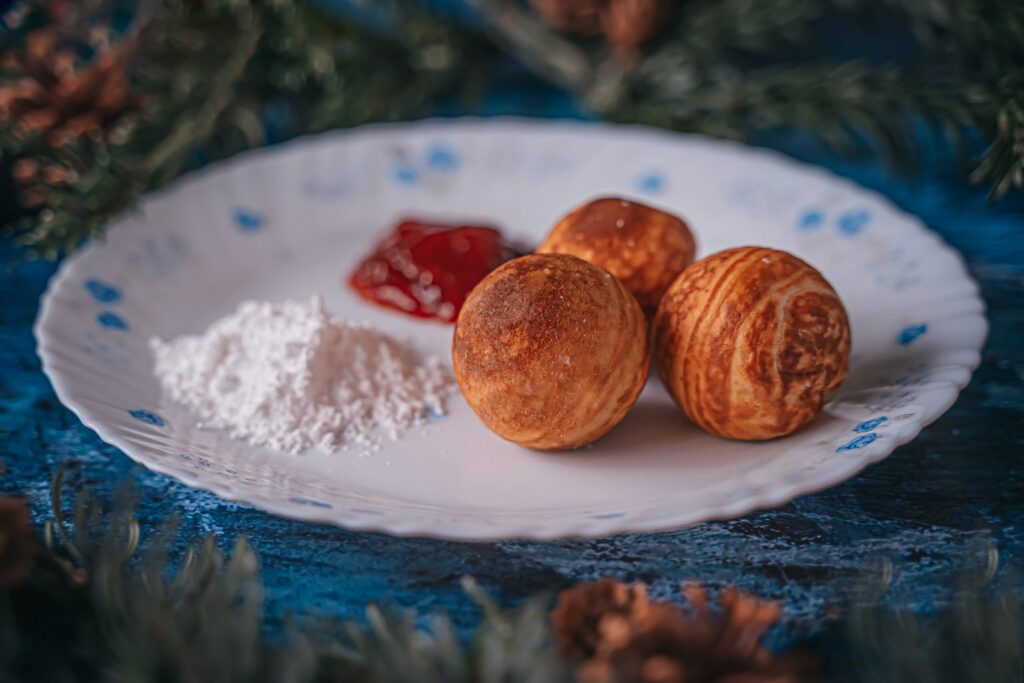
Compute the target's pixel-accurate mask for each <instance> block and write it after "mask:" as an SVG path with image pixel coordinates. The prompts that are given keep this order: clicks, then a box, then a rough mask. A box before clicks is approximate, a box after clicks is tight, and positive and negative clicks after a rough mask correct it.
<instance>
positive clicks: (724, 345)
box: [653, 247, 850, 440]
mask: <svg viewBox="0 0 1024 683" xmlns="http://www.w3.org/2000/svg"><path fill="white" fill-rule="evenodd" d="M653 334H654V343H655V354H656V357H657V363H658V369H659V370H660V372H661V376H662V379H663V380H664V383H665V386H666V387H667V388H668V390H669V393H671V394H672V396H673V398H674V399H675V401H676V403H677V404H678V405H679V407H680V408H681V409H682V410H683V412H684V413H686V415H687V416H688V417H689V418H690V419H691V420H692V421H693V422H695V423H696V424H697V425H698V426H700V427H702V428H703V429H706V430H707V431H709V432H711V433H712V434H718V435H720V436H725V437H729V438H732V439H749V440H756V439H771V438H774V437H777V436H783V435H786V434H790V433H792V432H794V431H796V430H797V429H800V428H801V427H803V426H804V425H806V424H807V423H808V422H810V421H811V420H813V419H814V418H815V417H816V416H817V415H818V413H819V412H821V409H822V407H823V406H824V405H825V401H826V400H827V398H828V396H829V395H830V394H831V393H832V392H833V391H835V390H836V389H837V388H838V387H839V385H840V384H841V383H842V381H843V380H844V379H845V378H846V371H847V368H848V366H849V362H850V323H849V321H848V319H847V317H846V309H845V308H843V303H842V302H841V301H840V300H839V297H838V296H837V295H836V293H835V290H833V289H832V287H831V285H829V283H828V282H827V281H826V280H825V278H824V277H822V276H821V273H819V272H818V271H817V270H815V269H814V268H812V267H811V266H809V265H807V264H806V263H804V262H803V261H801V260H800V259H798V258H797V257H795V256H793V255H792V254H788V253H786V252H784V251H776V250H775V249H767V248H763V247H740V248H737V249H727V250H726V251H722V252H719V253H717V254H713V255H711V256H708V257H707V258H704V259H701V260H700V261H697V262H696V263H694V264H693V265H692V266H690V267H689V268H687V269H686V270H685V271H684V272H683V274H682V275H680V276H679V278H678V279H677V280H676V281H675V282H673V283H672V286H671V287H670V288H669V290H668V292H666V293H665V297H664V298H663V299H662V301H661V305H660V306H659V307H658V313H657V316H656V317H655V319H654V330H653Z"/></svg>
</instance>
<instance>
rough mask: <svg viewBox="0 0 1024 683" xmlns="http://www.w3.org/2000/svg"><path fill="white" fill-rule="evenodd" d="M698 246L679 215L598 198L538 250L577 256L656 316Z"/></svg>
mask: <svg viewBox="0 0 1024 683" xmlns="http://www.w3.org/2000/svg"><path fill="white" fill-rule="evenodd" d="M694 250H695V245H694V241H693V235H692V234H691V233H690V229H689V228H688V227H687V225H686V223H684V222H683V221H682V219H680V218H678V217H677V216H673V215H672V214H670V213H665V212H664V211H659V210H658V209H654V208H652V207H650V206H646V205H644V204H640V203H639V202H634V201H632V200H628V199H622V198H619V197H605V198H602V199H595V200H593V201H590V202H587V203H586V204H584V205H582V206H580V207H579V208H577V209H574V210H573V211H572V212H571V213H569V214H568V215H567V216H566V217H565V218H563V219H562V220H560V221H559V222H558V223H557V224H555V227H554V228H552V229H551V232H550V233H548V236H547V238H545V240H544V242H543V243H542V244H541V245H540V247H539V248H538V249H537V253H540V254H572V255H573V256H577V257H579V258H581V259H583V260H584V261H589V262H590V263H593V264H594V265H598V266H601V267H602V268H604V269H605V270H607V271H608V272H609V273H611V274H612V275H614V276H615V277H617V278H619V280H621V281H622V284H624V285H626V289H628V290H629V291H630V292H632V293H633V296H635V297H636V300H637V301H639V302H640V306H641V307H642V308H643V309H644V311H645V312H647V313H648V314H651V315H653V314H654V311H655V309H657V308H658V302H659V301H661V297H662V295H663V294H664V293H665V290H666V289H668V287H669V285H671V284H672V281H673V280H675V279H676V276H677V275H679V273H681V272H683V269H684V268H686V266H688V265H689V264H690V263H692V262H693V255H694Z"/></svg>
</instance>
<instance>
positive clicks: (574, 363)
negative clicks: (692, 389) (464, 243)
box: [452, 254, 650, 450]
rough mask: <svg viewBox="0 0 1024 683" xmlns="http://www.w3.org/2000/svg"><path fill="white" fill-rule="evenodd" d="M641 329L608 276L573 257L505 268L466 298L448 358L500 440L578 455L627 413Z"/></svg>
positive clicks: (638, 375) (642, 377)
mask: <svg viewBox="0 0 1024 683" xmlns="http://www.w3.org/2000/svg"><path fill="white" fill-rule="evenodd" d="M649 360H650V359H649V348H648V335H647V323H646V320H645V318H644V315H643V312H642V311H641V310H640V306H639V305H637V302H636V299H634V298H633V296H632V295H630V293H629V292H628V291H626V288H625V287H623V286H622V283H621V282H619V281H618V280H617V279H615V278H614V277H612V276H611V274H609V273H608V272H607V271H605V270H602V269H601V268H598V267H597V266H594V265H591V264H589V263H587V262H586V261H581V260H580V259H578V258H575V257H573V256H564V255H557V254H543V255H542V254H534V255H532V256H524V257H522V258H518V259H515V260H513V261H509V262H508V263H506V264H504V265H502V266H501V267H499V268H498V269H497V270H495V271H494V272H492V273H491V274H490V275H488V276H487V277H486V278H484V279H483V280H482V281H481V282H480V284H478V285H477V286H476V288H474V289H473V291H472V292H471V293H470V295H469V297H468V298H467V299H466V303H465V305H464V306H463V307H462V311H461V312H460V313H459V318H458V321H457V322H456V324H455V339H454V341H453V343H452V361H453V363H454V365H455V377H456V379H457V380H458V382H459V387H460V388H461V389H462V395H463V396H464V397H465V398H466V402H468V403H469V405H470V407H471V408H472V409H473V411H474V412H476V414H477V415H478V416H479V417H480V419H481V420H483V423H484V424H485V425H487V426H488V427H489V428H490V429H491V430H493V431H494V432H495V433H497V434H498V435H499V436H501V437H503V438H505V439H508V440H509V441H514V442H515V443H518V444H520V445H522V446H527V447H529V448H536V449H539V450H556V449H563V448H575V447H577V446H582V445H584V444H587V443H590V442H591V441H593V440H595V439H597V438H598V437H600V436H602V435H604V434H605V433H606V432H608V431H609V430H610V429H611V428H612V427H614V426H615V425H616V424H618V423H619V421H621V420H622V418H623V417H624V416H625V415H626V412H627V411H628V410H629V409H630V407H631V406H632V405H633V403H634V402H635V401H636V399H637V396H639V395H640V390H641V389H643V386H644V382H645V381H646V380H647V369H648V364H649Z"/></svg>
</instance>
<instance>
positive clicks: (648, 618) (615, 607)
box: [552, 581, 814, 683]
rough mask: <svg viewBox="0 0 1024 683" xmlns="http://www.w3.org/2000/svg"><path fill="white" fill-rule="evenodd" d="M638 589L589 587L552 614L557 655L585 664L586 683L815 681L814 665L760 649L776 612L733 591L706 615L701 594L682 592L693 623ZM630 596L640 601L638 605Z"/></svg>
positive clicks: (581, 671)
mask: <svg viewBox="0 0 1024 683" xmlns="http://www.w3.org/2000/svg"><path fill="white" fill-rule="evenodd" d="M637 590H638V587H626V586H623V585H622V584H619V583H616V582H613V581H602V582H600V583H599V584H583V585H580V586H576V587H575V588H572V589H570V590H569V591H566V592H565V593H563V594H562V596H561V598H560V599H559V604H558V606H557V607H556V609H555V611H554V612H553V613H552V628H553V629H554V634H555V640H556V643H557V644H558V646H559V648H560V649H561V651H562V652H563V654H565V655H566V656H567V657H569V658H571V659H573V660H574V661H577V662H581V663H580V664H579V666H578V668H577V678H578V680H579V681H581V683H698V682H699V683H714V682H719V683H724V682H725V681H730V682H733V683H735V682H737V681H743V682H744V683H797V682H798V681H808V680H813V678H814V676H813V672H814V666H813V660H808V659H806V658H804V657H802V656H793V657H786V658H777V657H775V656H774V655H773V654H772V653H771V652H769V651H768V650H767V649H766V648H765V647H764V644H763V642H762V637H763V635H764V633H765V631H766V630H767V629H768V628H770V627H771V626H772V625H773V624H775V622H776V621H778V618H779V616H780V615H781V608H780V607H779V605H778V604H775V603H768V602H762V601H760V600H758V599H756V598H753V597H751V596H748V595H745V594H743V593H741V592H740V591H737V590H735V589H731V588H727V589H724V590H722V591H721V593H720V595H719V600H718V603H719V607H720V610H718V611H717V612H713V611H712V610H711V609H710V608H709V607H708V599H707V593H706V592H705V591H704V589H703V588H701V587H699V586H695V585H694V586H687V587H684V595H685V596H686V598H687V600H688V601H689V603H690V605H691V607H692V608H693V615H692V616H689V615H687V614H686V613H684V612H683V611H682V610H680V609H679V608H677V607H676V606H674V605H672V604H671V603H668V602H651V601H649V600H648V599H647V597H646V593H645V592H639V593H634V592H633V591H637ZM627 591H628V592H629V593H628V594H629V595H640V596H642V597H640V598H637V599H632V600H627V599H626V598H625V596H626V594H627Z"/></svg>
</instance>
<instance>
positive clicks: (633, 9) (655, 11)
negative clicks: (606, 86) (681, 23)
mask: <svg viewBox="0 0 1024 683" xmlns="http://www.w3.org/2000/svg"><path fill="white" fill-rule="evenodd" d="M530 5H531V6H532V7H533V8H534V10H536V12H537V14H539V15H540V16H541V18H542V19H544V21H546V22H547V23H548V24H550V25H551V26H554V27H555V28H557V29H559V30H562V31H569V32H571V33H578V34H580V35H585V36H592V35H598V34H604V37H605V39H606V40H607V41H608V43H609V44H610V45H611V46H612V47H613V48H614V49H615V51H616V53H618V54H620V55H628V54H632V53H634V52H635V51H636V50H637V49H638V48H639V47H640V46H642V45H643V44H644V43H646V42H647V41H648V40H650V39H651V38H653V37H654V35H655V34H656V33H657V32H658V30H659V29H660V28H661V27H662V26H663V25H664V23H665V21H666V19H667V18H668V15H669V10H670V9H671V7H672V2H671V0H530Z"/></svg>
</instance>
